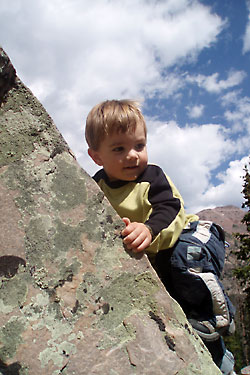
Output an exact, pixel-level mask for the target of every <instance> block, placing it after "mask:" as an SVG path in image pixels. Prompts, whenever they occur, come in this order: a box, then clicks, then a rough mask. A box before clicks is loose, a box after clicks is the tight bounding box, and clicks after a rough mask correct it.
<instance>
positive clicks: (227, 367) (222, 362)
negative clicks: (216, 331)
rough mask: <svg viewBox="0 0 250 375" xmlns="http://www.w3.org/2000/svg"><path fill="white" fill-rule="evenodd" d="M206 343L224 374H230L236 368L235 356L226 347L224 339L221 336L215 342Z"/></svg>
mask: <svg viewBox="0 0 250 375" xmlns="http://www.w3.org/2000/svg"><path fill="white" fill-rule="evenodd" d="M204 344H205V345H206V347H207V348H208V350H209V352H210V353H211V356H212V358H213V361H214V362H215V364H216V365H217V366H218V367H219V369H220V370H221V372H222V374H223V375H224V374H225V375H229V374H231V373H232V371H233V369H234V364H235V361H234V357H233V354H232V353H231V352H230V351H229V350H227V349H226V347H225V344H224V341H223V339H222V338H221V337H220V338H219V340H217V341H214V342H205V341H204Z"/></svg>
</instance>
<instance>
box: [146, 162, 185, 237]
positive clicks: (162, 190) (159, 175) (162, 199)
mask: <svg viewBox="0 0 250 375" xmlns="http://www.w3.org/2000/svg"><path fill="white" fill-rule="evenodd" d="M143 179H145V180H147V181H149V182H150V188H149V192H148V200H149V202H150V203H151V205H152V213H151V215H150V217H149V219H148V220H147V221H146V222H145V224H147V225H149V226H150V228H151V229H152V231H153V234H154V235H155V236H157V234H158V233H160V232H161V231H162V230H163V229H165V228H167V227H168V226H169V225H170V224H171V223H172V222H173V221H174V220H175V219H176V217H177V216H178V214H179V212H180V210H181V209H182V207H181V201H180V199H179V198H177V197H175V196H174V194H173V186H172V185H171V184H170V182H169V181H168V179H167V177H166V175H165V174H164V172H163V171H162V170H161V168H159V167H157V166H154V165H149V166H148V168H147V170H146V172H145V174H144V176H143ZM176 191H177V189H176Z"/></svg>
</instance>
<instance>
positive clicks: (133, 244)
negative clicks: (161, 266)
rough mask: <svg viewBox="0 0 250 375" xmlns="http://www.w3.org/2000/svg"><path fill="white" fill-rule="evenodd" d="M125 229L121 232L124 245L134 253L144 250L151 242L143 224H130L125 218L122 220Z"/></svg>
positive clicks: (146, 228)
mask: <svg viewBox="0 0 250 375" xmlns="http://www.w3.org/2000/svg"><path fill="white" fill-rule="evenodd" d="M122 220H123V222H124V223H125V224H126V228H125V229H123V231H122V233H121V234H122V236H123V237H124V238H123V242H124V244H125V245H126V246H127V248H128V249H130V250H133V251H134V252H136V253H137V252H140V251H143V250H145V249H146V248H147V247H148V246H149V245H150V243H151V241H152V235H151V233H150V230H149V229H148V227H147V226H146V225H145V224H143V223H137V222H136V221H134V222H132V223H131V221H130V220H129V219H128V218H127V217H123V218H122Z"/></svg>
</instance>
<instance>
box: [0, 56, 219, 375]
mask: <svg viewBox="0 0 250 375" xmlns="http://www.w3.org/2000/svg"><path fill="white" fill-rule="evenodd" d="M0 132H1V137H0V200H1V205H0V228H1V234H0V374H3V375H6V374H19V375H34V374H36V375H39V374H41V375H43V374H46V375H56V374H57V375H58V374H64V375H80V374H84V375H85V374H86V375H91V374H93V375H94V374H95V375H98V374H109V375H111V374H112V375H115V374H119V375H123V374H124V375H125V374H126V375H135V374H136V375H147V374H148V375H151V374H157V375H161V374H162V375H163V374H164V375H168V374H169V375H173V374H184V375H185V374H202V375H203V374H206V375H215V374H220V371H219V369H218V368H217V367H216V366H215V365H214V363H213V362H212V359H211V357H210V354H209V353H208V351H207V350H206V348H205V347H204V345H203V343H202V342H201V340H200V339H199V337H198V336H197V335H196V334H195V333H194V332H193V330H192V328H191V327H190V326H189V324H188V322H187V320H186V318H185V315H184V313H183V311H182V310H181V308H180V307H179V305H178V304H177V303H176V302H175V301H174V300H173V299H172V298H171V297H170V296H169V294H168V293H167V292H166V290H165V289H164V287H163V285H162V283H161V282H160V280H159V278H158V276H157V275H156V273H155V271H154V270H153V268H152V267H151V265H150V263H149V261H148V259H147V257H146V256H134V255H133V254H130V253H129V252H127V251H125V249H124V247H123V243H122V240H121V238H120V232H121V229H122V228H123V222H122V220H121V219H120V218H119V217H118V216H117V214H116V213H115V212H114V210H113V208H112V207H111V206H110V204H109V203H108V201H107V200H106V198H105V197H104V196H103V193H102V192H101V191H100V190H99V188H98V186H97V185H96V184H95V182H94V181H93V180H92V179H91V178H90V177H89V176H88V175H87V174H86V172H85V171H83V170H82V168H81V167H80V166H79V165H78V163H77V162H76V160H75V158H74V156H73V154H72V152H71V151H70V149H69V147H68V145H67V144H66V142H65V141H64V139H63V138H62V136H61V134H60V133H59V132H58V130H57V128H56V126H55V125H54V123H53V121H52V119H51V118H50V116H49V115H48V114H47V112H46V111H45V109H44V108H43V107H42V105H41V104H40V103H39V102H38V100H37V99H36V98H35V97H34V96H33V94H32V93H31V92H30V90H29V89H27V88H26V87H25V85H24V84H23V83H22V82H21V81H20V80H19V78H18V77H17V76H16V74H15V69H14V68H13V66H12V65H11V62H10V61H9V59H8V56H7V55H6V54H5V52H4V51H3V50H0ZM1 262H2V263H1Z"/></svg>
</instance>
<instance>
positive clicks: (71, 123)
mask: <svg viewBox="0 0 250 375" xmlns="http://www.w3.org/2000/svg"><path fill="white" fill-rule="evenodd" d="M0 19H1V23H0V36H1V37H0V44H1V45H2V47H3V48H4V49H5V51H6V52H7V54H8V55H9V56H10V58H11V60H12V62H13V64H14V66H15V68H16V70H17V74H18V75H19V77H20V78H21V79H22V81H23V82H24V83H25V84H26V85H27V86H28V87H29V88H30V89H31V90H32V91H33V93H34V95H35V96H37V97H38V99H39V100H40V101H41V102H42V103H43V105H44V106H45V108H46V109H47V111H48V113H49V114H50V115H51V117H52V118H53V120H54V122H55V124H56V126H57V127H58V129H59V130H60V132H61V133H62V135H63V136H64V138H65V139H66V141H67V142H68V144H69V145H70V147H71V149H72V151H73V152H74V153H75V155H76V157H77V159H78V161H79V163H80V165H81V166H82V167H83V168H84V169H85V170H86V171H87V172H88V173H89V174H93V173H94V172H95V171H96V170H97V169H98V167H97V166H95V165H94V164H93V162H92V161H91V160H90V159H89V157H88V155H87V145H86V143H85V140H84V126H85V119H86V116H87V114H88V112H89V111H90V109H91V108H92V106H94V105H95V104H96V103H98V102H100V101H102V100H106V99H116V98H117V99H121V98H131V99H136V100H140V101H141V103H142V111H143V113H144V115H145V117H146V121H147V125H148V151H149V160H150V162H152V163H156V164H159V165H160V166H161V167H162V169H163V170H164V171H165V172H166V173H167V174H168V175H169V176H170V177H171V178H172V180H173V181H174V182H175V184H176V185H177V187H178V189H179V190H180V192H181V194H182V195H183V197H184V200H185V205H186V208H187V211H188V212H197V211H199V210H201V209H204V208H212V207H216V206H222V205H229V204H233V205H236V206H239V207H240V206H241V203H242V201H243V197H242V194H241V190H242V182H243V180H242V177H241V176H242V175H243V174H244V172H243V167H244V165H245V164H246V163H247V162H248V157H249V149H250V147H249V145H250V1H248V0H237V1H236V0H223V1H222V0H217V1H212V0H210V1H209V0H200V1H198V0H162V1H161V0H50V1H48V2H45V1H43V0H36V1H34V0H11V1H9V0H8V1H7V0H1V6H0Z"/></svg>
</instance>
